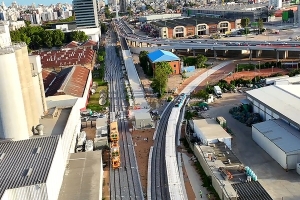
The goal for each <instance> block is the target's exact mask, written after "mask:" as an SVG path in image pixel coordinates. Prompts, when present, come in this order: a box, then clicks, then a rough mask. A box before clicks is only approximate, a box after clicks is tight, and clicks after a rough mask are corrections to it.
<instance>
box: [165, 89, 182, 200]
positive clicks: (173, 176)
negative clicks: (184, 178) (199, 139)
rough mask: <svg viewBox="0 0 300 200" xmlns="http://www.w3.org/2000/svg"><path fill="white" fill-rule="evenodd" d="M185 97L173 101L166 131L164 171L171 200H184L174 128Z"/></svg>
mask: <svg viewBox="0 0 300 200" xmlns="http://www.w3.org/2000/svg"><path fill="white" fill-rule="evenodd" d="M185 100H186V95H185V94H181V95H180V97H179V98H178V99H177V100H175V101H176V103H175V107H174V108H173V109H172V112H171V114H170V117H169V121H168V126H167V131H166V146H165V159H166V169H167V176H168V187H169V193H170V198H171V200H185V199H186V197H185V194H184V190H183V189H184V188H183V185H182V184H184V183H182V182H181V179H180V175H179V168H178V162H177V150H176V128H177V122H178V118H179V115H180V110H181V108H182V106H183V105H185Z"/></svg>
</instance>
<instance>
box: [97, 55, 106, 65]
mask: <svg viewBox="0 0 300 200" xmlns="http://www.w3.org/2000/svg"><path fill="white" fill-rule="evenodd" d="M97 61H98V62H99V63H102V62H103V61H104V57H103V56H102V55H98V57H97Z"/></svg>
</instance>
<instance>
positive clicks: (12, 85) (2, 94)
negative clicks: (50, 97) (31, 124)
mask: <svg viewBox="0 0 300 200" xmlns="http://www.w3.org/2000/svg"><path fill="white" fill-rule="evenodd" d="M0 63H1V65H0V120H1V123H0V126H1V127H0V137H1V138H5V139H13V140H22V139H28V138H29V133H28V131H27V130H28V128H27V120H26V114H25V108H24V104H23V103H22V102H23V96H22V90H21V84H20V78H19V73H18V64H17V61H16V55H15V52H14V50H13V48H5V49H0Z"/></svg>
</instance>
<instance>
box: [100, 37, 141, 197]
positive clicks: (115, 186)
mask: <svg viewBox="0 0 300 200" xmlns="http://www.w3.org/2000/svg"><path fill="white" fill-rule="evenodd" d="M108 35H110V36H111V37H108V38H107V41H106V45H107V46H106V48H105V51H106V60H105V62H106V63H105V66H106V69H105V79H106V80H107V81H108V83H109V97H110V121H115V120H117V121H118V125H119V134H120V139H119V145H120V156H121V167H120V168H119V169H116V170H113V169H112V168H111V171H110V172H111V173H110V194H111V199H113V200H114V199H117V200H119V199H124V200H129V199H130V200H131V199H132V200H140V199H144V197H143V192H142V187H141V182H140V177H139V173H138V166H137V162H136V156H135V152H134V145H133V141H132V138H131V135H130V133H129V128H128V121H127V120H126V108H127V106H128V105H127V102H126V100H125V99H126V98H125V94H124V89H125V87H124V77H123V73H122V69H121V68H122V66H121V61H120V59H119V57H118V56H117V54H116V50H115V48H116V38H115V35H114V33H111V34H108Z"/></svg>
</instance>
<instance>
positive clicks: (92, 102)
mask: <svg viewBox="0 0 300 200" xmlns="http://www.w3.org/2000/svg"><path fill="white" fill-rule="evenodd" d="M102 90H104V91H105V92H106V94H107V91H108V87H107V84H106V85H104V86H103V85H102V86H98V87H97V89H96V92H95V94H93V95H91V96H90V98H89V103H88V105H87V108H88V109H91V110H92V111H96V112H99V111H104V110H105V108H106V107H108V106H109V102H108V99H107V98H106V103H105V104H104V105H103V106H101V105H100V104H99V97H100V91H102Z"/></svg>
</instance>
